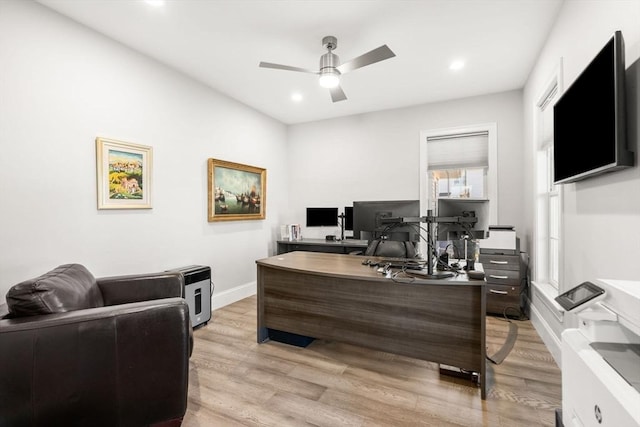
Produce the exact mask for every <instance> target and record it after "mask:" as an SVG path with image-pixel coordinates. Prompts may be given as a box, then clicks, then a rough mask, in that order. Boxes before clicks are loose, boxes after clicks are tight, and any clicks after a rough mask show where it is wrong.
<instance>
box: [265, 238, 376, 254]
mask: <svg viewBox="0 0 640 427" xmlns="http://www.w3.org/2000/svg"><path fill="white" fill-rule="evenodd" d="M277 243H278V254H284V253H287V252H295V251H311V252H329V253H334V254H348V253H351V252H357V251H360V252H362V253H364V251H365V250H366V249H367V245H368V244H369V242H367V241H366V240H354V239H345V240H337V241H336V240H325V239H302V240H278V242H277Z"/></svg>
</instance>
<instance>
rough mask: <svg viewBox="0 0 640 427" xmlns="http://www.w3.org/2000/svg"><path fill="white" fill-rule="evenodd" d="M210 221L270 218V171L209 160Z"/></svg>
mask: <svg viewBox="0 0 640 427" xmlns="http://www.w3.org/2000/svg"><path fill="white" fill-rule="evenodd" d="M207 163H208V167H207V170H208V174H207V175H208V185H207V187H208V188H207V190H208V203H207V205H208V209H207V210H208V220H209V222H214V221H234V220H251V219H265V218H266V202H267V170H266V169H263V168H260V167H256V166H249V165H243V164H241V163H234V162H228V161H225V160H218V159H208V162H207Z"/></svg>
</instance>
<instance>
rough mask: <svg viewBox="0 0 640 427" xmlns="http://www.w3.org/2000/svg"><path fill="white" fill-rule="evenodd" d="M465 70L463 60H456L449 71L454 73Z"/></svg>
mask: <svg viewBox="0 0 640 427" xmlns="http://www.w3.org/2000/svg"><path fill="white" fill-rule="evenodd" d="M463 68H464V61H462V60H459V59H458V60H455V61H453V62H452V63H451V65H449V69H450V70H453V71H458V70H461V69H463Z"/></svg>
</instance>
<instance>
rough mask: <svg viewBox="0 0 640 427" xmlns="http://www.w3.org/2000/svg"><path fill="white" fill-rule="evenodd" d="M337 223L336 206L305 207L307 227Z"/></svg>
mask: <svg viewBox="0 0 640 427" xmlns="http://www.w3.org/2000/svg"><path fill="white" fill-rule="evenodd" d="M334 225H338V208H307V227H323V226H334Z"/></svg>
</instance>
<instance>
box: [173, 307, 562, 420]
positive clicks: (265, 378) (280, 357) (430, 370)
mask: <svg viewBox="0 0 640 427" xmlns="http://www.w3.org/2000/svg"><path fill="white" fill-rule="evenodd" d="M513 322H515V323H516V324H517V325H518V339H517V341H516V344H515V346H514V348H513V350H512V351H511V353H509V355H508V356H507V358H506V359H505V360H504V362H502V363H501V364H500V365H494V364H493V363H491V362H489V361H487V386H488V388H487V399H486V400H484V401H483V400H481V399H480V389H479V387H477V386H476V385H475V384H474V383H472V382H468V381H466V380H462V379H458V378H453V377H450V376H445V375H440V374H439V369H438V365H437V364H435V363H432V362H426V361H423V360H417V359H412V358H408V357H403V356H398V355H394V354H389V353H383V352H379V351H373V350H368V349H365V348H361V347H355V346H351V345H346V344H341V343H338V342H329V341H324V340H316V341H314V342H313V343H312V344H311V345H309V346H308V347H307V348H299V347H294V346H290V345H287V344H282V343H278V342H274V341H270V342H267V343H263V344H257V343H256V297H255V296H253V297H249V298H246V299H244V300H242V301H238V302H236V303H234V304H231V305H229V306H226V307H224V308H222V309H219V310H216V311H214V312H213V315H212V318H211V321H210V322H209V324H208V325H206V326H203V327H201V328H199V329H196V330H195V331H194V336H195V343H194V350H193V355H192V356H191V360H190V378H189V381H190V382H189V400H188V408H187V414H186V416H185V419H184V422H183V424H182V425H183V426H184V427H195V426H202V427H204V426H207V427H208V426H215V427H219V426H220V427H224V426H278V427H284V426H330V427H335V426H385V427H388V426H438V427H440V426H492V427H493V426H499V427H516V426H526V427H532V426H554V425H555V413H554V411H555V409H556V408H559V407H561V382H560V379H561V373H560V369H559V368H558V366H557V365H556V364H555V362H554V360H553V357H552V356H551V354H550V353H549V352H548V350H547V349H546V347H545V345H544V344H543V343H542V340H541V339H540V337H539V336H538V334H537V333H536V331H535V329H534V328H533V326H532V325H531V322H530V321H528V320H525V321H517V320H513ZM508 329H509V325H508V323H507V322H506V321H505V320H504V319H501V318H497V317H492V316H488V317H487V353H488V354H489V355H492V354H494V353H495V352H496V351H497V350H498V349H499V348H500V347H501V345H502V343H503V342H504V339H505V337H506V334H507V331H508Z"/></svg>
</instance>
